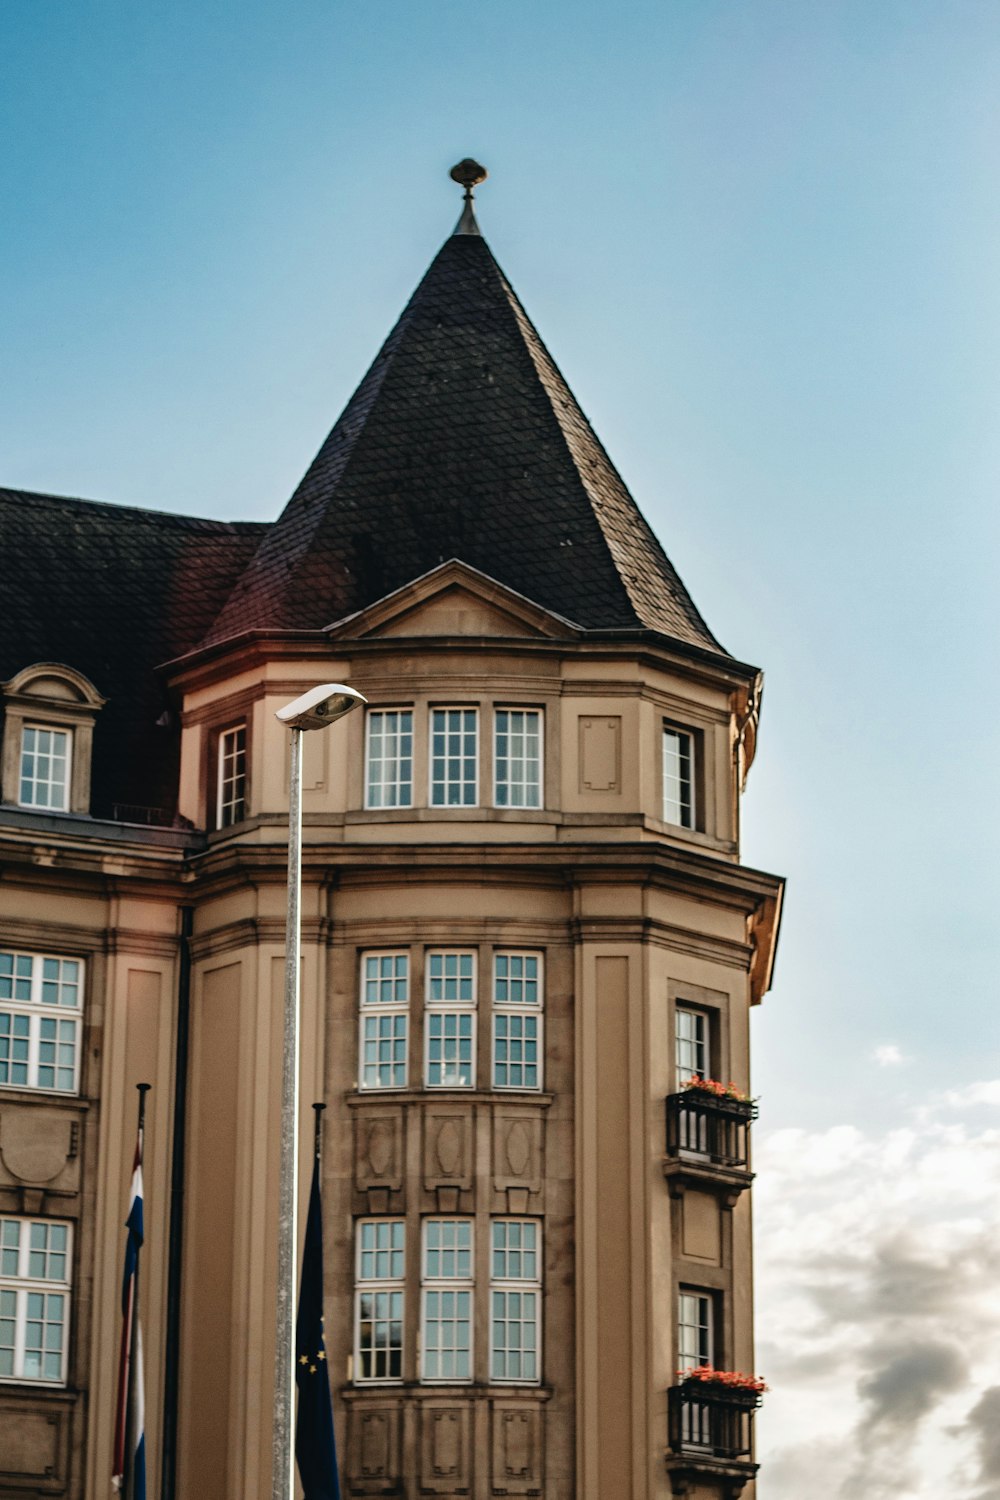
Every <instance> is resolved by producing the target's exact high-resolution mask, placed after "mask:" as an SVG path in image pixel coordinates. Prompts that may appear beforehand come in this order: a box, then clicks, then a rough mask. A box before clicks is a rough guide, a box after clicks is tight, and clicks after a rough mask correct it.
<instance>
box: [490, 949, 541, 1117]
mask: <svg viewBox="0 0 1000 1500" xmlns="http://www.w3.org/2000/svg"><path fill="white" fill-rule="evenodd" d="M541 970H542V960H541V955H540V954H538V953H495V954H494V955H493V1087H494V1088H495V1089H540V1088H541V1086H542V1009H543V1006H542V972H541Z"/></svg>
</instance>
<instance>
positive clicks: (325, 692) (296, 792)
mask: <svg viewBox="0 0 1000 1500" xmlns="http://www.w3.org/2000/svg"><path fill="white" fill-rule="evenodd" d="M365 702H367V699H365V698H363V697H362V696H361V694H360V693H358V692H355V690H354V688H352V687H345V686H344V684H343V683H339V682H328V683H325V684H323V685H322V686H321V687H314V688H311V689H310V690H309V692H308V693H303V694H302V696H301V698H296V699H295V702H294V703H289V704H287V705H286V706H285V707H284V708H279V709H278V711H277V714H276V715H275V717H276V718H278V719H280V720H281V722H282V723H283V724H287V725H288V727H289V729H290V730H291V731H292V758H291V771H290V774H289V789H288V917H287V921H286V925H285V1023H284V1033H283V1038H282V1051H281V1164H280V1167H279V1173H278V1309H277V1326H276V1339H275V1345H274V1469H273V1471H272V1477H271V1496H272V1500H293V1496H294V1494H295V1442H294V1437H293V1431H292V1413H293V1411H294V1409H295V1284H296V1274H295V1273H296V1259H297V1256H298V1216H297V1213H296V1205H297V1200H298V1178H299V935H300V934H299V928H300V921H299V907H300V899H301V892H302V736H303V734H304V733H305V732H306V730H309V729H325V728H326V726H327V725H328V724H332V723H333V722H334V721H335V720H336V719H342V718H343V717H344V715H345V714H348V713H350V711H351V709H352V708H356V707H357V705H358V704H359V703H365Z"/></svg>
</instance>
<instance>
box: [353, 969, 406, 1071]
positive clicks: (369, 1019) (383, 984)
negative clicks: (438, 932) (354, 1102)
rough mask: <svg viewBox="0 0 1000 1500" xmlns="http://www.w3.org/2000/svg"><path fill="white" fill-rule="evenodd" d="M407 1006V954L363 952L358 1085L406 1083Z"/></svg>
mask: <svg viewBox="0 0 1000 1500" xmlns="http://www.w3.org/2000/svg"><path fill="white" fill-rule="evenodd" d="M409 1009H410V958H409V954H407V953H363V954H362V955H361V1004H360V1020H359V1026H358V1030H359V1033H360V1044H361V1057H360V1061H359V1065H358V1083H359V1085H360V1087H361V1088H363V1089H402V1088H405V1087H406V1075H407V1066H406V1051H407V1026H408V1022H409Z"/></svg>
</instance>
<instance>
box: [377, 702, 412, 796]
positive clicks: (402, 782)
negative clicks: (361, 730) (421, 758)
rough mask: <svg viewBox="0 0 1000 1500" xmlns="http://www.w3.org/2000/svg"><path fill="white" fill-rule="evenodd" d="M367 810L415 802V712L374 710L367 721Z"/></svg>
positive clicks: (406, 709) (398, 709)
mask: <svg viewBox="0 0 1000 1500" xmlns="http://www.w3.org/2000/svg"><path fill="white" fill-rule="evenodd" d="M367 734H368V739H367V747H366V752H365V806H366V807H409V806H410V805H411V804H412V802H413V710H412V709H409V708H371V709H369V710H368V718H367Z"/></svg>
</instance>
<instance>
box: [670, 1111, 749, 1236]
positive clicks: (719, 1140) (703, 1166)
mask: <svg viewBox="0 0 1000 1500" xmlns="http://www.w3.org/2000/svg"><path fill="white" fill-rule="evenodd" d="M666 1110H667V1141H666V1155H665V1156H664V1159H663V1175H664V1177H665V1178H666V1179H667V1182H668V1184H669V1187H670V1191H671V1193H672V1194H673V1195H674V1196H676V1195H677V1194H678V1193H680V1192H682V1191H683V1189H684V1188H685V1187H695V1188H700V1189H702V1190H703V1191H704V1190H706V1189H709V1190H715V1191H718V1192H720V1193H721V1195H722V1197H723V1198H724V1200H725V1202H726V1204H727V1206H728V1207H730V1208H731V1207H732V1206H733V1204H734V1203H735V1202H736V1200H737V1199H738V1198H739V1195H740V1193H742V1192H743V1191H744V1190H745V1189H746V1188H748V1187H749V1186H750V1184H751V1182H752V1181H753V1173H752V1172H751V1171H750V1170H749V1166H748V1163H749V1160H750V1125H751V1122H752V1121H753V1120H755V1119H756V1118H757V1105H756V1104H755V1103H754V1101H753V1100H752V1099H739V1098H731V1097H730V1096H729V1095H726V1094H714V1093H711V1092H709V1091H708V1090H702V1089H698V1088H687V1089H683V1090H682V1091H681V1092H680V1093H677V1094H668V1095H667V1100H666Z"/></svg>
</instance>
